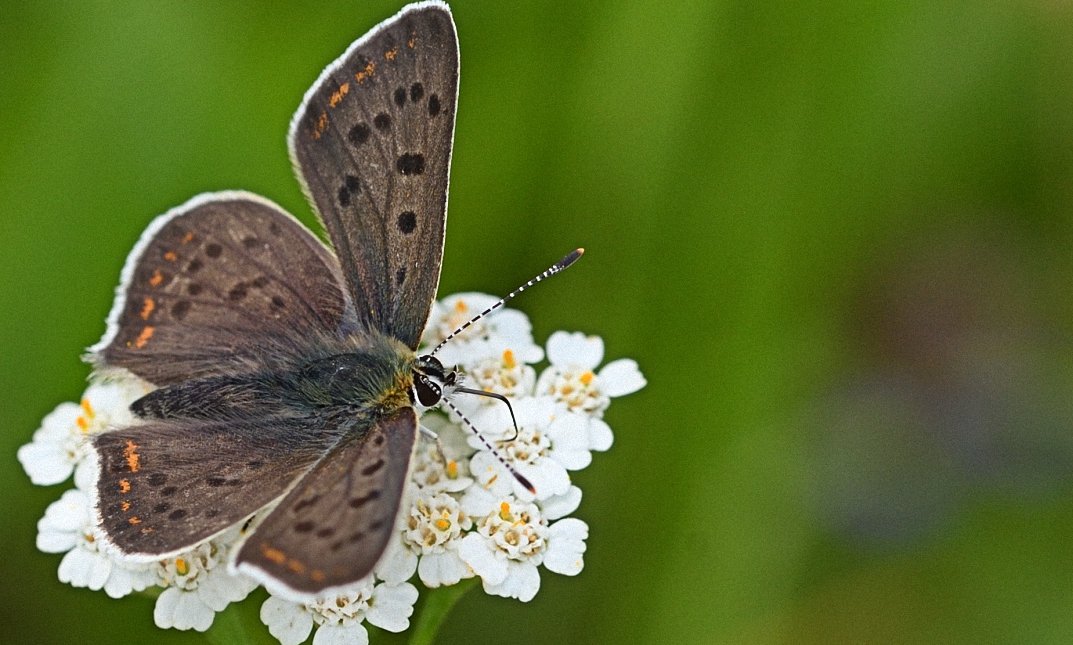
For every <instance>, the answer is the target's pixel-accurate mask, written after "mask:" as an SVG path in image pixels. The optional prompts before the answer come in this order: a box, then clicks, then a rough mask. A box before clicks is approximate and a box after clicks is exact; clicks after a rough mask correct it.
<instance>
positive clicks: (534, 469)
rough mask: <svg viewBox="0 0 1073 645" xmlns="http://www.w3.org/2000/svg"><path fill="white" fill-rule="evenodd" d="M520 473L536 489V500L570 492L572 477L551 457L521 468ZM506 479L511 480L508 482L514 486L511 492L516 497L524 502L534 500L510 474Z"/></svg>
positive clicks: (542, 458)
mask: <svg viewBox="0 0 1073 645" xmlns="http://www.w3.org/2000/svg"><path fill="white" fill-rule="evenodd" d="M518 472H520V473H521V474H522V476H523V477H525V478H526V479H528V480H529V483H531V484H532V485H533V488H535V489H536V499H547V498H548V497H552V496H553V495H562V494H564V493H566V491H568V490H570V475H569V474H568V473H567V472H566V469H565V468H563V465H562V464H560V463H559V462H557V461H556V460H554V459H552V458H550V457H540V458H539V459H537V460H536V462H535V463H533V464H526V465H524V466H519V467H518ZM504 477H505V478H509V479H507V481H509V482H511V484H512V485H513V487H512V489H511V490H512V492H513V493H514V496H515V497H517V498H518V499H520V500H522V501H531V500H532V499H533V494H532V493H531V492H529V490H528V489H527V488H525V487H524V486H522V484H521V482H519V481H518V480H517V479H515V478H514V477H513V476H511V475H510V474H509V473H505V474H504Z"/></svg>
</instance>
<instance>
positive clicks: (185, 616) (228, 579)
mask: <svg viewBox="0 0 1073 645" xmlns="http://www.w3.org/2000/svg"><path fill="white" fill-rule="evenodd" d="M238 535H239V533H238V531H237V530H232V531H229V532H227V533H225V534H224V535H222V536H220V537H219V538H215V539H213V540H209V541H208V542H204V543H202V544H200V545H198V546H197V547H195V548H193V549H191V550H190V551H187V552H186V553H183V554H181V555H179V556H177V557H174V558H168V559H167V560H163V561H161V562H159V563H157V565H156V567H157V568H156V574H157V578H158V581H159V584H160V585H161V586H165V587H167V589H165V590H164V592H163V593H161V594H160V597H159V598H157V601H156V608H155V609H154V611H153V619H154V620H155V621H156V624H157V627H160V628H163V629H167V628H169V627H174V628H175V629H195V630H197V631H199V632H203V631H205V630H207V629H208V628H209V627H210V626H211V625H212V620H213V618H214V617H215V615H216V612H218V611H223V610H224V608H225V607H227V605H228V604H230V603H232V602H238V601H240V600H242V599H243V598H245V597H246V596H247V595H249V593H250V592H251V591H253V590H254V589H255V588H256V587H257V583H255V582H253V581H252V580H249V579H248V578H245V577H243V576H236V575H231V574H230V573H228V571H227V553H228V550H229V549H230V547H231V545H232V544H233V543H234V541H235V540H236V539H237V538H238Z"/></svg>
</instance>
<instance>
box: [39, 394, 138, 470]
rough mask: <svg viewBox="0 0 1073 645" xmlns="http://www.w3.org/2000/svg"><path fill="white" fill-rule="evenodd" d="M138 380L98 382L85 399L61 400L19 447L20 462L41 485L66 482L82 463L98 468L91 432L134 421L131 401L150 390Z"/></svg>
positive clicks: (83, 397) (92, 433)
mask: <svg viewBox="0 0 1073 645" xmlns="http://www.w3.org/2000/svg"><path fill="white" fill-rule="evenodd" d="M149 389H150V388H149V386H148V385H147V384H146V383H144V382H143V381H140V380H138V379H134V378H131V379H128V380H124V381H122V382H114V383H94V384H92V385H90V386H89V388H87V389H86V392H85V394H83V395H82V402H81V403H80V404H75V403H61V404H59V405H58V406H56V409H55V410H53V411H52V412H51V413H49V414H48V415H47V416H46V417H45V418H44V420H43V421H42V422H41V428H40V429H38V430H37V432H35V433H34V437H33V441H32V442H30V443H28V444H26V445H24V446H22V447H21V448H19V452H18V456H19V462H21V463H22V467H23V468H24V469H25V470H26V474H27V475H29V476H30V481H32V482H33V483H35V484H37V485H38V486H51V485H52V484H58V483H60V482H62V481H66V480H67V478H68V477H70V476H71V472H72V471H73V470H74V469H75V467H77V466H78V465H79V464H81V463H86V464H87V467H88V468H90V469H92V468H94V467H95V464H94V463H93V460H88V461H87V460H85V457H86V455H87V454H89V451H90V449H89V441H88V438H89V437H90V436H91V435H94V434H97V433H99V432H102V431H104V430H107V429H109V428H115V427H119V426H124V425H128V424H130V423H132V422H133V421H134V415H133V414H131V412H130V404H131V403H133V402H134V401H136V400H137V399H139V398H141V397H142V396H144V395H145V394H147V393H148V392H149Z"/></svg>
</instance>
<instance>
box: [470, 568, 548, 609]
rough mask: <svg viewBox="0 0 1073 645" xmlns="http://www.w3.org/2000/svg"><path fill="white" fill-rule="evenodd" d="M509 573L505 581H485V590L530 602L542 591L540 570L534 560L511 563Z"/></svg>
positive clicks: (492, 593)
mask: <svg viewBox="0 0 1073 645" xmlns="http://www.w3.org/2000/svg"><path fill="white" fill-rule="evenodd" d="M508 564H509V569H510V571H509V573H508V574H507V577H506V578H505V579H504V580H503V582H501V583H499V584H495V585H490V584H488V581H487V580H486V581H485V583H484V590H485V592H487V593H489V594H491V595H494V596H502V597H504V598H517V599H518V600H521V601H522V602H529V601H530V600H532V599H533V597H534V596H536V594H537V592H538V591H540V572H539V571H537V567H536V565H535V564H533V563H532V562H528V561H527V562H514V561H510V562H509V563H508Z"/></svg>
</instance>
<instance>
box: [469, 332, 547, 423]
mask: <svg viewBox="0 0 1073 645" xmlns="http://www.w3.org/2000/svg"><path fill="white" fill-rule="evenodd" d="M463 369H464V372H463V378H462V381H461V384H462V385H464V386H465V387H468V388H473V389H477V390H482V391H484V392H490V393H494V394H499V395H501V396H505V397H508V398H510V399H512V400H513V399H519V398H523V397H528V396H532V394H533V388H534V387H535V386H536V370H534V369H533V368H532V367H530V366H529V365H526V364H525V363H519V362H518V361H517V360H516V359H515V358H514V352H513V351H511V350H509V349H508V350H505V351H503V352H502V353H501V354H499V355H498V356H486V357H484V358H482V359H480V360H477V361H474V362H472V363H467V364H466V366H465V367H464V368H463ZM451 402H452V403H453V404H454V405H455V406H456V407H457V408H458V410H459V412H461V413H462V414H464V415H465V416H466V418H467V419H469V421H470V423H472V424H473V426H474V427H475V428H478V429H481V430H483V429H484V428H485V427H486V426H488V425H489V424H492V423H495V422H496V416H497V415H498V414H499V412H506V411H507V407H506V405H505V404H504V403H503V401H501V400H499V399H495V398H492V397H488V396H480V395H478V394H471V393H466V392H460V393H457V394H455V395H454V396H452V397H451ZM489 417H491V418H489Z"/></svg>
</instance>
